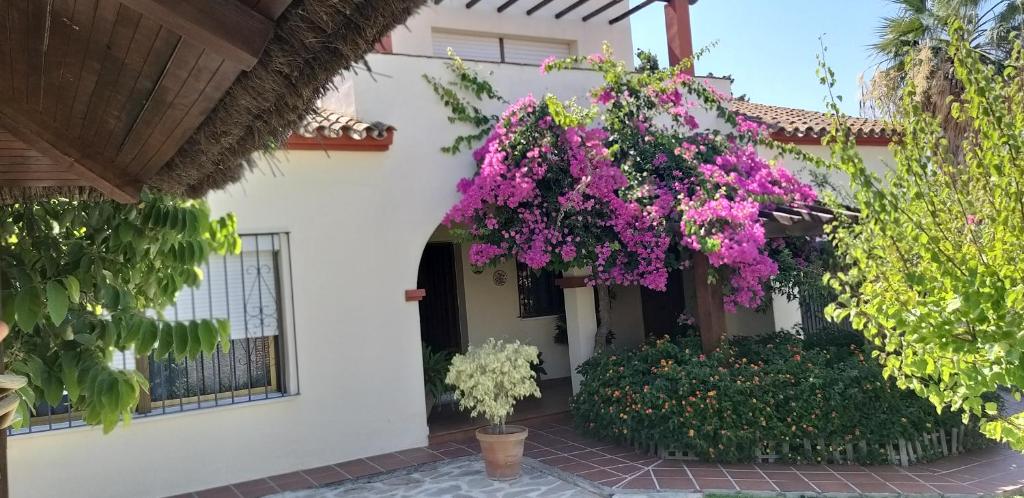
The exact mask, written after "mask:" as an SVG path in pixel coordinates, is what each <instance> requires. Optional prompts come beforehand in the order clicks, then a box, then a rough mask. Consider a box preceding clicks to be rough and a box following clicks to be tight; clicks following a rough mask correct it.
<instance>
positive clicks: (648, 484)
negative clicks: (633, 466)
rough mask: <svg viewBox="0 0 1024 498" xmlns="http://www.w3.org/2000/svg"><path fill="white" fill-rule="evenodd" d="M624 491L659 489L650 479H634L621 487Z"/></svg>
mask: <svg viewBox="0 0 1024 498" xmlns="http://www.w3.org/2000/svg"><path fill="white" fill-rule="evenodd" d="M619 487H620V488H622V489H658V486H657V485H655V483H654V479H652V478H650V477H634V478H632V479H630V480H628V481H626V482H623V483H622V484H620V485H619Z"/></svg>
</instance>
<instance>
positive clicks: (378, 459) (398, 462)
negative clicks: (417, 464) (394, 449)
mask: <svg viewBox="0 0 1024 498" xmlns="http://www.w3.org/2000/svg"><path fill="white" fill-rule="evenodd" d="M366 461H368V462H370V463H372V464H374V465H376V466H378V467H380V468H382V469H384V470H395V469H402V468H405V467H408V466H410V465H412V462H410V461H408V460H406V459H404V458H402V457H400V456H398V455H396V454H394V453H385V454H383V455H376V456H372V457H366Z"/></svg>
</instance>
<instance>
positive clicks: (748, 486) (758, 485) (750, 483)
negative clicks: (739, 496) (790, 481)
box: [733, 479, 776, 491]
mask: <svg viewBox="0 0 1024 498" xmlns="http://www.w3.org/2000/svg"><path fill="white" fill-rule="evenodd" d="M733 481H734V482H735V483H736V486H737V487H739V488H740V490H741V491H775V490H776V489H775V485H773V484H772V483H771V481H766V480H764V479H734V480H733Z"/></svg>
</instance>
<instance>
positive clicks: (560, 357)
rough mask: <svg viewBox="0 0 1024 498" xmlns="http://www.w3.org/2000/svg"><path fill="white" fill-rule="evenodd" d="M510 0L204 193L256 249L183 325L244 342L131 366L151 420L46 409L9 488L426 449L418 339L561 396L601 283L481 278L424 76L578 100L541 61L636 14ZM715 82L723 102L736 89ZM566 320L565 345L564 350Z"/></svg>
mask: <svg viewBox="0 0 1024 498" xmlns="http://www.w3.org/2000/svg"><path fill="white" fill-rule="evenodd" d="M600 3H601V4H603V3H604V2H600ZM611 3H612V4H615V3H616V2H611ZM646 3H650V2H646ZM470 4H471V5H470ZM505 4H506V2H501V1H498V0H483V1H479V0H472V1H469V2H468V3H467V2H466V0H459V1H457V2H455V1H446V2H443V3H441V4H439V5H432V6H430V7H428V8H425V9H424V10H422V11H421V12H420V13H419V14H418V15H416V16H415V17H414V18H412V19H410V20H409V22H408V24H407V26H406V27H402V28H399V29H398V30H396V31H395V32H393V33H392V35H391V37H390V39H389V40H385V41H384V42H383V43H382V45H381V50H380V51H379V52H378V53H375V54H371V55H370V56H368V57H367V61H366V62H367V69H365V70H362V71H357V72H355V73H354V74H346V75H344V76H342V77H341V78H339V81H338V90H337V91H336V92H334V93H332V94H331V95H328V96H327V97H326V98H325V99H324V101H323V102H322V105H323V107H324V112H323V113H322V115H321V116H318V117H315V118H312V120H311V121H310V124H309V126H307V127H306V128H305V129H304V130H300V132H299V133H297V134H296V136H294V137H293V139H292V140H291V141H290V142H289V144H288V146H287V147H286V148H285V150H283V151H281V152H279V153H277V154H275V155H274V156H273V157H270V158H263V159H260V160H259V164H260V166H259V168H258V169H257V170H255V171H253V172H252V173H250V174H249V175H248V177H247V178H246V179H245V180H244V181H242V182H241V183H239V184H237V185H234V186H232V187H230V188H228V189H226V190H224V191H222V192H218V193H216V194H213V195H211V196H210V197H209V202H210V203H211V205H212V207H213V210H214V212H215V213H225V212H233V213H235V214H236V215H237V217H238V222H239V232H240V233H242V234H246V236H245V246H244V250H243V253H242V254H241V255H240V256H232V257H227V258H214V260H213V261H211V262H210V265H209V266H208V267H207V269H206V270H207V271H206V274H207V283H205V284H204V286H203V287H201V288H199V289H196V290H189V291H185V292H183V294H182V296H181V297H180V299H179V301H178V306H177V307H176V308H175V310H173V311H172V313H176V314H178V316H180V317H181V318H188V317H191V316H225V317H229V318H231V320H232V323H233V325H232V327H233V329H232V330H233V335H232V337H233V338H234V339H235V340H234V341H233V348H232V350H231V351H232V352H231V353H229V354H218V355H217V356H216V357H213V358H204V359H203V360H202V361H198V362H196V361H193V362H192V364H188V363H182V364H171V363H165V362H162V361H155V360H154V361H148V360H147V361H142V362H141V363H137V362H136V361H135V359H133V358H123V359H121V361H122V362H123V366H124V367H125V368H139V369H140V370H141V369H145V371H146V372H145V373H147V374H148V375H149V376H150V378H151V379H153V380H154V389H153V393H152V394H151V396H150V397H149V399H147V400H144V402H143V403H142V404H140V410H139V411H140V415H139V416H138V417H136V418H135V419H134V420H133V421H132V423H131V425H130V426H128V427H119V428H118V429H117V430H116V431H114V432H113V433H111V434H109V435H103V434H102V432H101V430H100V429H98V428H91V427H84V426H81V424H80V423H78V422H77V420H76V419H75V416H74V413H73V411H68V410H66V407H63V408H62V407H54V408H49V409H47V412H46V413H41V414H40V417H39V418H38V420H37V421H36V423H35V425H34V426H33V427H32V429H31V430H29V431H23V432H25V433H19V434H15V435H13V436H12V437H11V438H10V440H9V445H10V455H11V457H10V464H9V465H10V471H11V475H12V476H13V480H12V482H11V489H12V493H13V496H18V497H20V496H34V497H48V496H54V497H67V496H104V497H143V496H165V495H171V494H175V493H181V492H187V491H192V490H197V489H204V488H210V487H213V486H217V485H222V484H227V483H232V482H238V481H244V480H248V479H252V478H255V477H260V476H267V475H274V474H281V473H285V472H289V471H293V470H297V469H302V468H309V467H315V466H318V465H325V464H328V463H333V462H339V461H343V460H348V459H351V458H356V457H362V456H367V455H375V454H380V453H384V452H389V451H395V450H400V449H405V448H411V447H417V446H423V445H425V444H426V443H427V441H428V437H429V435H430V431H431V428H430V427H429V426H428V418H427V415H426V413H425V411H424V387H423V375H422V370H421V353H422V350H421V341H422V340H427V341H431V342H434V343H435V344H437V345H438V346H439V347H450V348H454V349H462V348H465V347H467V346H469V345H472V344H475V343H477V342H479V341H481V340H483V339H484V338H486V337H507V338H512V339H519V340H521V341H524V342H529V343H532V344H535V345H536V346H538V347H539V348H540V350H541V351H542V352H543V358H544V360H545V364H544V367H545V369H546V371H547V374H546V375H545V376H544V378H545V379H548V382H547V383H546V386H547V387H548V388H550V389H552V390H554V391H557V390H559V389H560V390H561V391H559V392H563V393H565V392H567V391H568V380H567V378H568V377H569V376H570V373H571V371H572V367H573V366H574V365H575V364H578V363H579V362H580V361H582V359H584V358H585V357H586V355H587V354H589V351H590V350H591V349H592V342H593V329H594V328H595V327H596V318H595V316H596V314H595V311H594V306H595V305H594V297H593V293H592V291H591V290H590V289H586V288H567V289H564V290H562V289H559V288H557V287H555V286H554V282H553V276H537V275H531V274H529V273H527V272H521V271H518V270H517V268H516V265H515V264H514V263H506V264H503V265H501V266H499V267H497V268H489V269H487V270H485V271H483V272H482V273H481V272H474V271H473V270H472V269H471V268H470V266H469V265H468V262H467V258H466V257H465V248H464V247H462V246H461V245H459V244H457V243H455V242H453V240H452V238H451V237H450V236H449V234H448V232H447V230H446V229H445V228H444V227H442V226H440V222H441V219H442V217H443V216H444V214H445V212H446V211H447V210H448V209H449V208H450V207H451V206H452V205H453V204H454V203H455V202H456V200H457V193H456V191H455V185H456V183H457V181H458V180H459V179H461V178H464V177H468V176H471V175H472V174H473V171H474V167H475V166H474V163H473V161H472V160H471V158H470V157H469V155H468V153H464V154H461V155H458V156H451V155H447V154H444V153H442V152H441V150H440V149H441V147H442V146H444V145H447V144H449V143H451V141H452V139H453V138H454V137H455V136H457V135H458V134H460V133H462V132H465V130H460V129H459V128H457V127H455V126H453V125H450V124H449V123H448V122H447V120H446V116H447V110H446V109H445V108H444V107H443V106H442V105H441V103H440V102H439V100H438V99H437V97H436V96H435V95H434V94H433V92H432V90H431V88H430V87H429V86H428V85H427V84H426V83H425V82H424V80H423V78H422V75H424V74H427V75H433V76H435V77H439V78H445V77H446V76H447V74H446V70H445V66H444V65H445V62H446V61H447V56H446V55H445V54H446V52H447V49H448V47H452V48H454V49H455V51H456V52H457V53H458V54H459V55H460V56H462V57H463V58H465V59H467V60H470V61H471V65H472V66H473V67H474V68H476V69H477V70H479V71H480V72H481V73H483V74H485V75H486V76H487V77H488V78H489V79H490V81H492V82H493V84H494V85H495V87H496V88H497V89H498V90H499V91H500V92H502V93H503V94H504V95H507V96H520V95H525V94H527V93H533V94H535V95H543V94H545V93H554V94H557V95H559V96H561V97H565V98H567V97H570V96H574V95H575V96H583V95H584V93H585V92H586V91H587V90H588V89H589V88H590V87H592V86H593V85H595V84H596V83H597V82H598V77H597V75H595V74H594V73H592V72H589V71H585V70H576V71H565V72H559V73H555V74H551V75H546V76H545V75H541V74H540V73H539V71H538V68H537V64H538V63H539V62H540V61H541V60H542V59H544V58H545V57H546V56H548V55H569V54H589V53H594V52H598V51H600V49H601V44H602V42H605V41H607V42H609V43H610V44H611V46H612V47H613V48H614V49H615V51H616V53H617V54H619V55H620V56H621V57H625V58H629V57H630V56H631V54H632V53H633V47H632V44H631V33H630V24H629V19H628V16H625V17H623V15H624V13H625V11H626V7H624V6H618V7H616V8H607V9H605V10H600V9H599V8H598V7H599V5H596V3H595V5H590V4H587V5H582V4H584V2H578V1H573V0H554V1H545V2H518V3H514V2H509V4H511V5H510V6H507V8H504V9H503V8H500V7H501V6H502V5H505ZM540 4H544V5H542V6H541V7H542V8H541V9H538V10H534V11H531V8H533V7H534V6H537V5H540ZM677 4H679V5H685V2H677ZM469 6H471V7H472V8H467V7H469ZM574 6H575V7H574ZM611 21H615V22H614V23H612V22H611ZM668 21H669V22H668V26H669V28H670V29H669V33H670V38H671V40H672V42H671V43H673V44H674V45H673V53H674V54H675V55H674V56H678V53H677V52H680V51H681V52H682V53H683V54H684V55H685V52H686V50H688V46H689V45H688V44H689V29H688V22H689V20H688V14H686V13H685V12H680V13H677V16H676V17H672V18H670V19H669V20H668ZM706 81H707V82H708V83H709V84H711V85H714V86H715V87H716V88H717V89H719V90H721V91H723V92H725V93H728V92H729V86H730V81H729V80H726V79H719V78H706ZM775 109H778V108H775ZM489 110H490V111H493V112H497V111H498V110H499V109H498V108H494V109H489ZM757 110H758V109H746V110H742V109H740V111H741V112H744V113H746V114H748V115H751V116H752V117H754V118H756V119H762V120H763V121H765V122H766V124H769V125H770V126H772V127H773V129H776V131H778V132H779V135H778V136H779V137H780V138H783V139H786V137H790V138H791V139H792V140H793V141H795V142H797V143H799V144H801V146H805V147H806V148H807V150H810V151H812V152H814V153H824V151H822V150H820V146H816V145H814V144H815V143H816V138H815V137H816V136H817V135H816V134H817V133H819V132H818V131H813V130H810V129H807V128H805V129H802V130H797V129H796V128H795V127H794V126H790V125H791V124H792V123H788V122H785V119H788V118H785V116H788V114H786V113H784V112H782V113H781V114H783V115H784V116H783V118H779V114H780V112H779V111H775V112H770V111H771V108H764V109H759V110H760V111H761V112H762V113H763V114H762V115H755V114H756V112H755V111H757ZM802 116H803V118H804V119H810V118H813V117H814V116H815V114H814V113H811V114H803V115H802ZM819 116H820V115H819ZM698 117H699V118H701V121H702V123H714V125H715V126H724V124H723V123H719V122H717V121H715V120H716V119H717V118H716V117H713V116H710V115H704V116H698ZM871 133H873V132H871ZM879 133H881V132H879ZM868 135H870V133H868V134H866V135H865V137H867V136H868ZM884 142H885V140H883V139H877V140H875V139H873V140H867V139H865V142H864V144H863V146H864V150H865V156H866V157H868V158H870V159H871V160H873V161H878V163H879V164H881V162H882V161H885V160H886V159H887V158H888V157H889V156H888V151H887V150H886V148H885V143H884ZM796 166H797V169H799V166H798V165H796ZM693 282H694V279H693V277H692V276H691V275H689V273H688V272H682V273H680V274H679V275H676V276H675V278H674V280H673V283H672V284H671V285H670V289H669V291H668V292H666V293H663V294H659V293H651V292H648V291H645V290H641V289H639V288H625V287H623V288H616V289H614V300H613V304H612V322H613V323H612V329H613V330H614V331H615V332H616V341H617V343H618V344H620V345H626V346H628V345H635V344H638V343H639V342H641V341H642V340H643V338H644V336H645V333H658V332H659V331H660V330H661V329H662V328H664V327H665V326H666V324H669V325H670V324H671V323H672V322H673V321H674V320H675V317H676V316H678V314H679V313H680V312H682V311H684V310H686V309H689V308H692V307H693V306H694V304H693V302H694V299H693V294H694V292H695V289H694V285H693ZM421 290H425V296H424V295H423V294H424V293H423V292H420V291H421ZM418 299H422V300H418ZM793 313H794V311H793V306H792V305H789V306H786V305H785V304H784V303H780V304H779V305H778V306H776V307H775V308H774V310H768V311H767V312H765V313H756V312H753V311H741V312H739V313H737V314H734V315H729V316H727V317H726V320H727V323H726V329H727V330H728V332H729V333H733V334H748V333H760V332H765V331H770V330H773V329H775V328H776V327H779V326H788V325H790V324H792V323H794V320H798V316H799V310H797V312H796V315H795V316H796V317H797V318H794V314H793ZM563 314H564V315H565V316H566V322H567V324H566V326H567V328H568V333H567V336H568V337H569V342H570V344H569V345H564V344H558V343H556V342H555V341H554V340H553V336H554V334H555V326H556V322H557V320H558V316H559V315H563ZM588 339H589V341H590V342H589V343H588V342H587V340H588ZM559 379H560V380H559Z"/></svg>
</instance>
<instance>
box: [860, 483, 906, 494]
mask: <svg viewBox="0 0 1024 498" xmlns="http://www.w3.org/2000/svg"><path fill="white" fill-rule="evenodd" d="M850 484H852V485H853V486H854V487H856V488H857V490H859V491H860V492H861V493H895V492H896V488H894V487H892V486H890V485H888V484H886V483H884V482H851V483H850Z"/></svg>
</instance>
